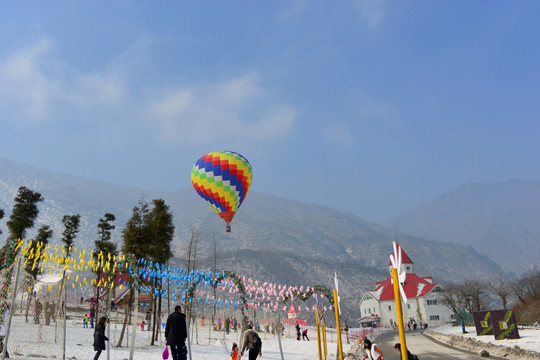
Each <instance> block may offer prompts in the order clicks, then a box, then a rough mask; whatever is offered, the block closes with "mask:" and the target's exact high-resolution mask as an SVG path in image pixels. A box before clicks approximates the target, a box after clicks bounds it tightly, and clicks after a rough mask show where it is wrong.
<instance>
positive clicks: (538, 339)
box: [431, 325, 540, 352]
mask: <svg viewBox="0 0 540 360" xmlns="http://www.w3.org/2000/svg"><path fill="white" fill-rule="evenodd" d="M431 330H432V331H434V332H438V333H441V334H448V335H456V336H461V337H466V338H470V339H474V340H477V341H481V342H485V343H491V344H493V345H500V346H505V347H510V348H513V347H514V346H519V347H520V348H521V349H524V350H531V351H536V352H540V327H538V328H535V327H521V326H520V327H519V329H518V331H519V336H520V338H519V339H506V340H495V338H494V336H493V335H486V336H476V329H475V328H474V327H473V326H467V327H466V328H465V331H467V333H466V334H463V333H462V331H461V326H452V325H444V326H440V327H434V328H431Z"/></svg>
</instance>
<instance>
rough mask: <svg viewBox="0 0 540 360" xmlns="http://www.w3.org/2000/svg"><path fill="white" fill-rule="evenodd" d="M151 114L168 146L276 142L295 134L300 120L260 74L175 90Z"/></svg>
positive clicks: (162, 98) (159, 101)
mask: <svg viewBox="0 0 540 360" xmlns="http://www.w3.org/2000/svg"><path fill="white" fill-rule="evenodd" d="M149 113H150V117H151V119H152V122H153V124H154V125H155V124H158V125H161V126H160V133H161V137H162V139H164V140H165V141H167V142H176V141H189V142H203V141H211V140H213V139H218V138H227V137H230V138H234V139H236V140H242V139H244V140H248V139H251V140H273V139H275V138H279V137H282V136H285V135H287V134H288V133H290V131H291V130H292V129H293V127H294V124H295V120H296V111H295V110H294V109H293V108H291V107H290V106H289V105H288V104H285V103H275V102H274V100H273V99H272V98H271V96H270V95H269V94H268V93H267V92H266V91H265V90H264V89H263V88H262V86H261V85H260V80H259V76H258V75H257V74H255V73H249V74H246V75H244V76H240V77H236V78H232V79H229V80H226V81H223V82H219V83H216V84H207V85H204V86H201V85H193V86H190V87H186V88H180V89H175V90H170V91H168V92H167V93H166V94H163V95H162V96H161V97H160V98H159V99H156V100H154V101H153V102H152V103H151V104H150V105H149Z"/></svg>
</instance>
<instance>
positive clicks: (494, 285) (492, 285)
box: [487, 272, 513, 310]
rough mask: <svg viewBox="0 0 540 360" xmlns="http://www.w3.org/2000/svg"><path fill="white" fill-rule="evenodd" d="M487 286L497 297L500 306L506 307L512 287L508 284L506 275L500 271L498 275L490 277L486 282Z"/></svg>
mask: <svg viewBox="0 0 540 360" xmlns="http://www.w3.org/2000/svg"><path fill="white" fill-rule="evenodd" d="M487 286H488V288H489V289H491V291H492V292H493V294H495V295H496V296H498V297H499V299H501V302H502V307H503V309H504V310H506V309H507V306H508V301H509V300H510V299H511V297H512V294H513V292H512V287H511V284H510V280H509V279H508V277H507V276H506V275H504V274H503V273H502V272H501V273H499V275H497V276H494V277H492V278H491V279H489V281H488V282H487Z"/></svg>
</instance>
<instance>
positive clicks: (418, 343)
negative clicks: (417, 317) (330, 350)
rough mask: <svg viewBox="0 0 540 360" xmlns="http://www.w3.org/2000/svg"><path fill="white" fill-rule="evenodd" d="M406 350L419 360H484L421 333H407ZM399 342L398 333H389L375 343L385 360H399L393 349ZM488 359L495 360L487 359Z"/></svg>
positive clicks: (380, 336) (381, 336) (399, 357)
mask: <svg viewBox="0 0 540 360" xmlns="http://www.w3.org/2000/svg"><path fill="white" fill-rule="evenodd" d="M406 336H407V338H406V339H407V348H408V349H409V351H410V352H411V353H413V354H414V355H416V356H418V358H419V360H443V359H445V360H446V359H448V360H457V359H462V360H465V359H466V360H469V359H470V360H472V359H485V358H482V357H480V356H478V355H476V354H473V353H470V352H466V351H461V350H458V349H454V348H451V347H449V346H447V345H444V344H442V343H440V342H438V341H433V340H431V339H430V338H428V337H426V336H424V335H423V334H422V331H410V332H409V331H407V334H406ZM397 342H399V334H398V332H397V331H396V332H390V333H386V334H382V335H379V336H378V337H377V338H376V339H375V343H376V344H377V345H379V347H380V349H381V350H382V352H383V355H384V359H385V360H401V355H400V354H399V353H398V352H397V350H395V349H394V344H395V343H397ZM489 359H497V358H494V357H489Z"/></svg>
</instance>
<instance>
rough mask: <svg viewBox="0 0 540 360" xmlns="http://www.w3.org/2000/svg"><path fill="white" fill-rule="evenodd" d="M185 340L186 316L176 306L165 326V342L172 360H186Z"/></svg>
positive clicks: (179, 307) (180, 308)
mask: <svg viewBox="0 0 540 360" xmlns="http://www.w3.org/2000/svg"><path fill="white" fill-rule="evenodd" d="M186 339H187V327H186V315H185V314H183V313H182V307H181V306H180V305H176V307H175V308H174V312H173V313H172V314H170V315H169V317H168V318H167V323H166V324H165V341H167V345H169V346H170V347H171V354H172V358H173V360H186V355H187V349H186Z"/></svg>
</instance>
